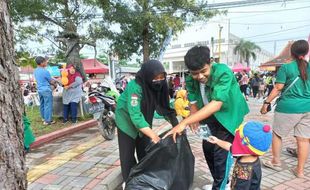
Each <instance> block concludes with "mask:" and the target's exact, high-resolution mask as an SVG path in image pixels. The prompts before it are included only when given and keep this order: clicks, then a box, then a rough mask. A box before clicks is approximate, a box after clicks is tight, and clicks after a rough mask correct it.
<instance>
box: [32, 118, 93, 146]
mask: <svg viewBox="0 0 310 190" xmlns="http://www.w3.org/2000/svg"><path fill="white" fill-rule="evenodd" d="M96 125H97V121H96V120H94V119H92V120H89V121H86V122H83V123H78V124H76V125H73V126H70V127H67V128H64V129H61V130H58V131H54V132H52V133H49V134H46V135H43V136H40V137H38V138H36V141H35V142H33V143H32V144H31V145H30V148H38V147H39V146H42V145H43V144H45V143H48V142H51V141H53V140H55V139H57V138H60V137H63V136H65V135H68V134H72V133H75V132H77V131H80V130H83V129H87V128H90V127H94V126H96Z"/></svg>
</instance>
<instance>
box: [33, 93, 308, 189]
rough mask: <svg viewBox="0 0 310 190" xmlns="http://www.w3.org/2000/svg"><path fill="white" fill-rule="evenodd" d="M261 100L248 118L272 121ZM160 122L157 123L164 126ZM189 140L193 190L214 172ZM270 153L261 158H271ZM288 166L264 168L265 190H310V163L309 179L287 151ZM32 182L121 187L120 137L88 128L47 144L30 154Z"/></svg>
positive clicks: (291, 144) (35, 184) (291, 143)
mask: <svg viewBox="0 0 310 190" xmlns="http://www.w3.org/2000/svg"><path fill="white" fill-rule="evenodd" d="M261 103H262V102H261V101H257V100H253V99H252V100H250V101H249V105H250V108H251V112H250V114H249V115H248V116H247V118H246V120H258V121H262V122H265V123H270V124H271V120H272V113H269V114H267V115H264V116H262V115H260V113H259V108H260V106H261ZM163 123H164V122H163V121H157V122H156V123H155V125H156V126H157V127H158V126H162V127H165V126H166V125H165V124H164V125H162V124H163ZM188 136H189V140H190V143H191V147H192V150H193V153H194V155H195V158H196V165H195V178H194V184H193V188H192V189H193V190H199V189H201V188H202V186H203V185H205V184H208V183H211V181H210V180H211V179H212V177H211V175H210V172H209V170H208V167H207V164H206V162H205V159H204V156H203V152H202V147H201V140H200V139H199V138H198V137H196V135H193V134H191V133H189V135H188ZM283 147H296V142H295V140H294V139H293V138H292V137H288V138H285V139H284V145H283ZM270 156H271V155H270V153H268V154H266V155H265V156H263V157H262V158H261V159H262V160H264V159H270ZM282 158H283V164H284V168H283V171H281V172H276V171H273V170H270V169H266V168H264V167H263V180H262V189H266V190H267V189H275V190H277V189H278V190H283V189H300V190H306V189H310V163H308V164H307V165H306V169H305V174H306V176H307V178H306V179H298V178H296V177H295V176H293V175H292V174H291V173H290V172H289V168H292V167H294V166H296V164H297V162H296V158H292V157H290V156H289V155H287V154H285V152H283V154H282ZM27 166H28V168H29V171H28V182H29V188H28V189H30V190H32V189H33V190H41V189H47V190H58V189H59V190H60V189H63V190H81V189H85V190H90V189H94V190H97V189H98V190H99V189H100V190H112V189H117V190H119V189H120V187H118V186H119V184H120V183H121V176H120V167H119V158H118V145H117V139H115V140H113V141H105V140H104V139H103V138H102V137H101V136H100V135H99V133H98V129H97V128H96V127H94V128H90V129H87V130H84V131H82V132H79V133H76V134H73V135H71V136H67V137H64V138H61V139H59V140H56V141H54V142H52V143H49V144H46V145H44V146H42V147H40V148H38V149H35V150H33V151H32V152H31V153H29V154H27Z"/></svg>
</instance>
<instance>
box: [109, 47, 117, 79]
mask: <svg viewBox="0 0 310 190" xmlns="http://www.w3.org/2000/svg"><path fill="white" fill-rule="evenodd" d="M109 59H110V61H109V75H110V77H111V79H112V80H115V77H116V76H115V63H117V62H118V55H117V54H116V53H114V54H112V53H109Z"/></svg>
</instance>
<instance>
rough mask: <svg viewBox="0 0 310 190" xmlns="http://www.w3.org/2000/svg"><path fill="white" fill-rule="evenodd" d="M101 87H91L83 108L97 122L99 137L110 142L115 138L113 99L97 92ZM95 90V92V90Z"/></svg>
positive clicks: (114, 106) (114, 105)
mask: <svg viewBox="0 0 310 190" xmlns="http://www.w3.org/2000/svg"><path fill="white" fill-rule="evenodd" d="M101 88H102V86H101V87H100V88H99V86H98V87H95V85H92V89H94V90H92V91H91V92H89V93H88V92H87V95H86V100H85V105H86V106H85V107H86V112H87V113H89V114H93V116H94V119H96V120H97V121H98V127H99V131H100V133H101V135H102V136H103V137H104V138H105V139H106V140H112V139H114V137H115V129H116V123H115V115H114V112H115V108H116V101H115V97H112V96H108V95H106V94H105V92H104V91H103V92H99V89H101ZM96 89H97V90H96Z"/></svg>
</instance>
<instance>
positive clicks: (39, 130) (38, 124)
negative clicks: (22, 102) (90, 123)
mask: <svg viewBox="0 0 310 190" xmlns="http://www.w3.org/2000/svg"><path fill="white" fill-rule="evenodd" d="M26 114H27V117H28V118H29V120H30V122H31V128H32V131H33V133H34V135H35V136H36V137H39V136H42V135H45V134H48V133H51V132H54V131H57V130H59V129H63V128H66V127H69V126H70V125H72V123H70V122H68V123H67V124H65V125H64V124H62V118H61V117H60V118H57V117H53V119H54V120H55V121H56V123H55V124H52V125H48V126H45V125H43V121H42V118H41V116H40V111H39V107H38V106H34V107H26ZM90 119H92V116H91V115H88V116H85V117H84V118H78V121H79V122H81V121H87V120H90Z"/></svg>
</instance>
